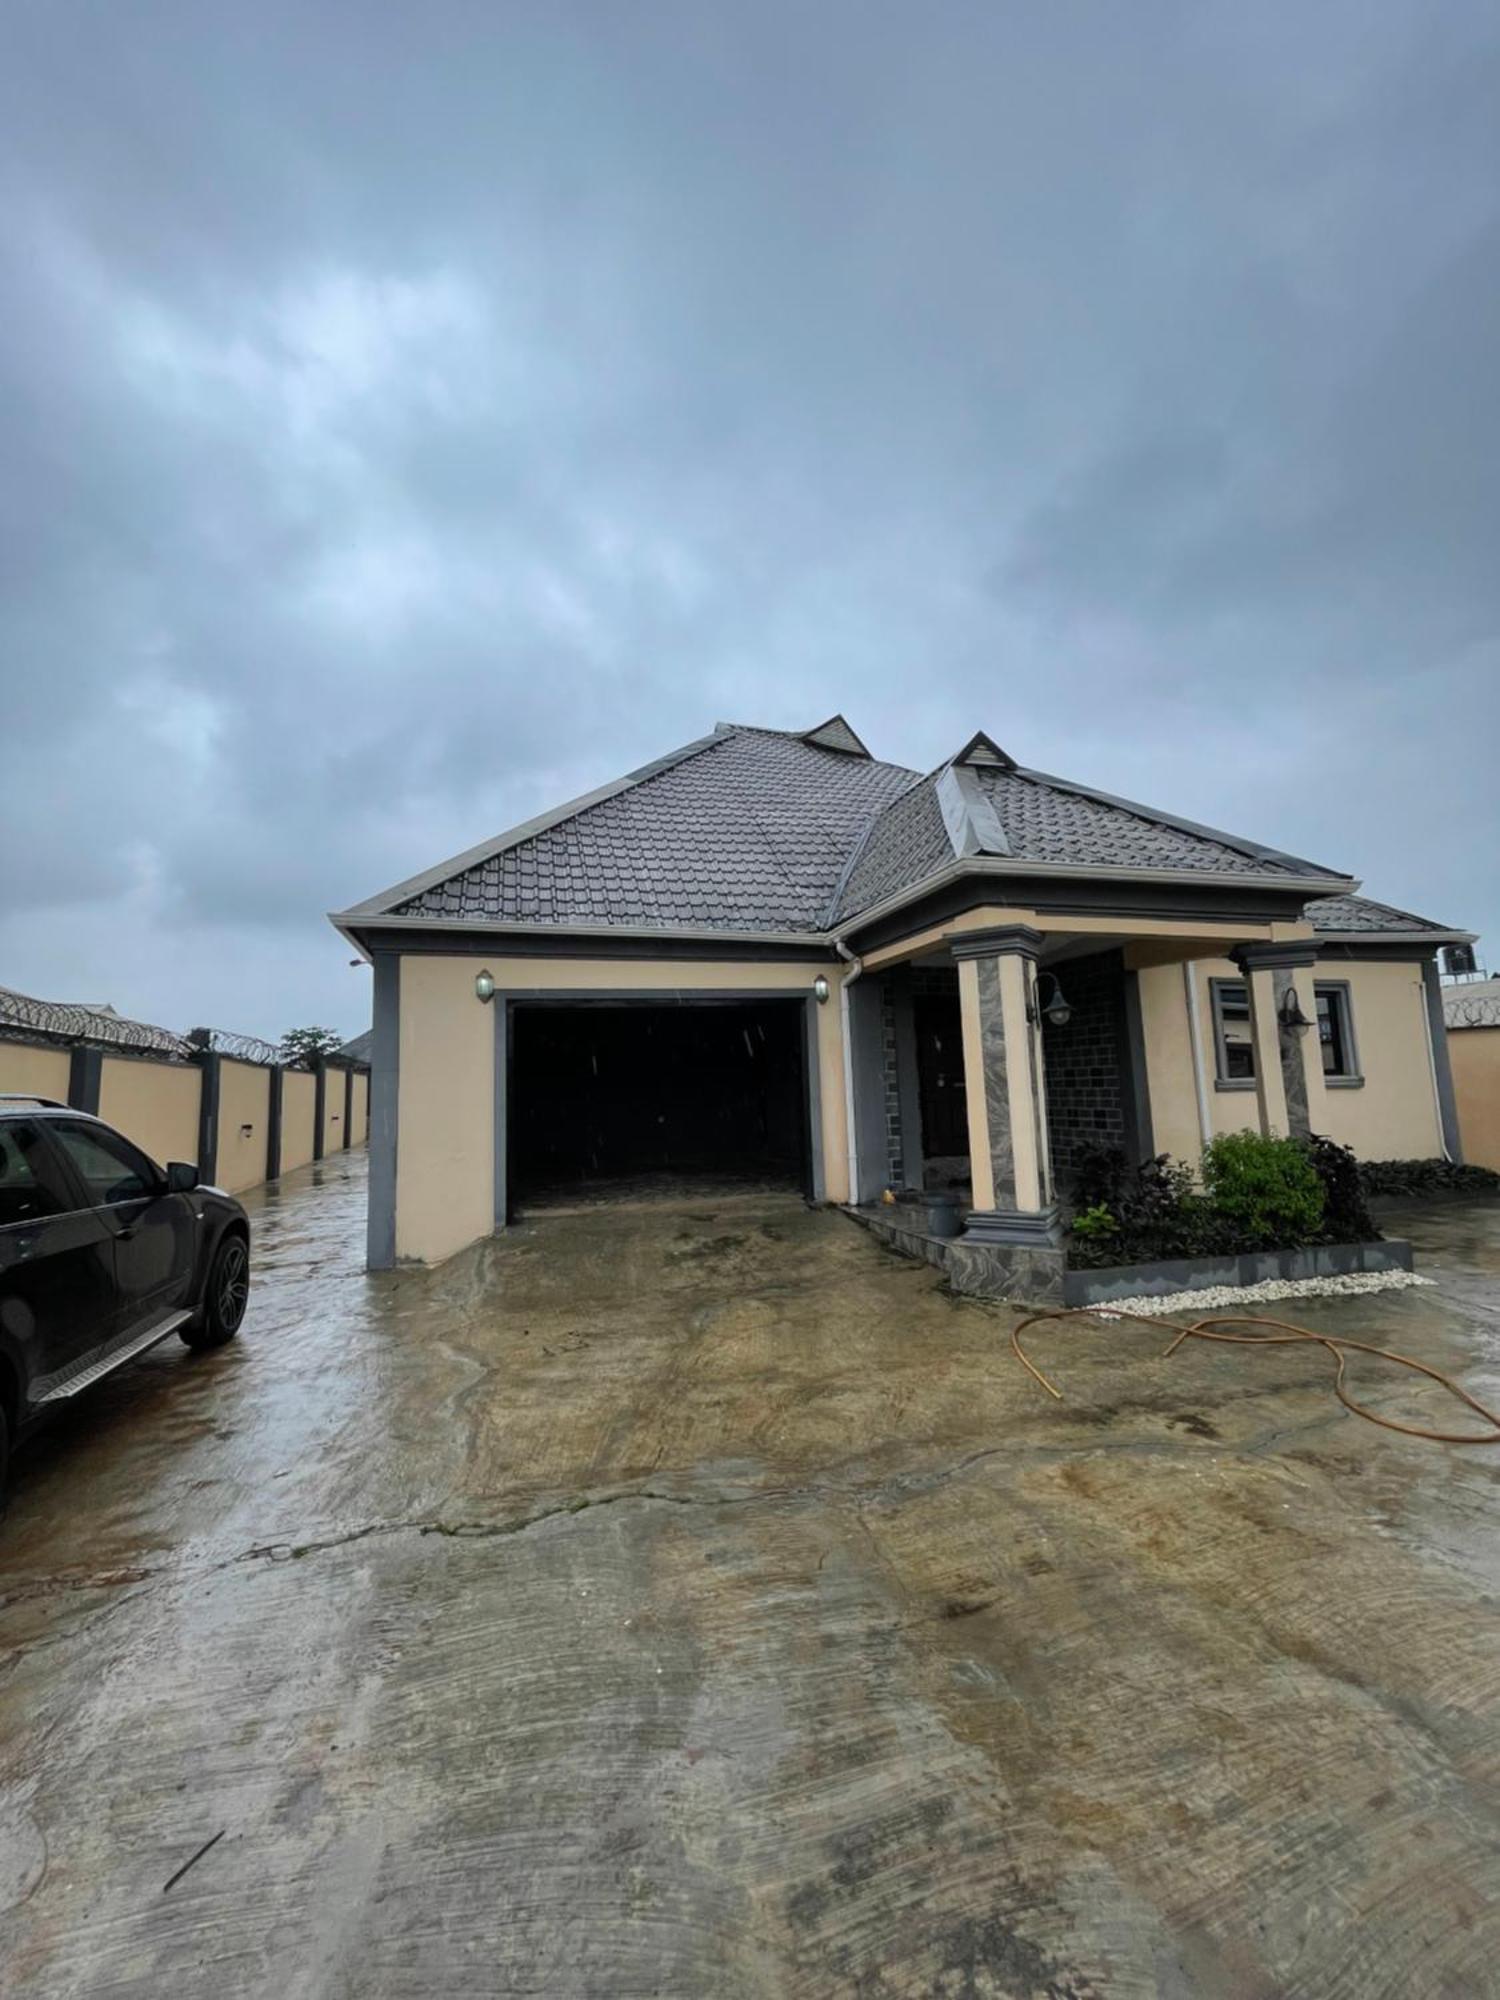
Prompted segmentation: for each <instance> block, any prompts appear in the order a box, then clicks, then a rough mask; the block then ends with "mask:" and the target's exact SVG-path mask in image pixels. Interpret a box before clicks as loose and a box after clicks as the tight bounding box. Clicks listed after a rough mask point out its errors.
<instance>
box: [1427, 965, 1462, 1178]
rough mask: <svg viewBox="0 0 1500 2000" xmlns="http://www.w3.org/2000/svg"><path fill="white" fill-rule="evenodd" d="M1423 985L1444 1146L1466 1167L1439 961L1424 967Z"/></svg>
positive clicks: (1457, 1161)
mask: <svg viewBox="0 0 1500 2000" xmlns="http://www.w3.org/2000/svg"><path fill="white" fill-rule="evenodd" d="M1422 985H1423V986H1424V988H1425V989H1426V993H1427V1025H1428V1028H1429V1030H1430V1033H1431V1037H1432V1067H1433V1069H1434V1071H1435V1072H1436V1075H1437V1099H1438V1118H1439V1122H1440V1123H1441V1125H1442V1129H1443V1144H1444V1145H1445V1146H1446V1147H1447V1148H1448V1157H1449V1159H1451V1160H1453V1161H1454V1162H1456V1163H1457V1164H1458V1165H1460V1166H1462V1164H1463V1157H1464V1140H1463V1130H1462V1128H1461V1127H1460V1125H1459V1122H1458V1099H1457V1097H1456V1096H1455V1095H1454V1091H1453V1065H1452V1063H1451V1062H1450V1061H1449V1060H1448V1032H1447V1027H1446V1024H1445V1023H1444V1020H1443V987H1442V981H1441V980H1440V979H1439V977H1438V969H1437V960H1436V959H1435V958H1429V959H1428V960H1426V962H1425V963H1424V965H1423V967H1422Z"/></svg>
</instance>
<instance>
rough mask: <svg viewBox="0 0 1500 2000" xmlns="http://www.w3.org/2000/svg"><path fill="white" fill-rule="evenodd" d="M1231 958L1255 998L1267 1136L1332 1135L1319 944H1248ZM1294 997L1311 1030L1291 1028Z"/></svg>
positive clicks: (1260, 1095) (1262, 1121)
mask: <svg viewBox="0 0 1500 2000" xmlns="http://www.w3.org/2000/svg"><path fill="white" fill-rule="evenodd" d="M1230 956H1231V957H1232V958H1233V959H1234V962H1235V964H1236V965H1237V966H1238V967H1239V968H1240V970H1241V972H1243V973H1244V975H1245V984H1246V986H1247V987H1248V988H1249V992H1250V1018H1251V1026H1252V1032H1253V1035H1254V1040H1255V1085H1256V1097H1257V1100H1258V1102H1259V1104H1260V1129H1261V1131H1262V1132H1265V1133H1267V1134H1270V1135H1272V1136H1280V1135H1282V1134H1286V1133H1289V1134H1290V1135H1291V1137H1292V1138H1294V1139H1305V1138H1306V1137H1307V1136H1308V1134H1309V1133H1310V1132H1321V1131H1326V1130H1327V1129H1328V1126H1327V1119H1326V1118H1325V1116H1324V1113H1325V1111H1326V1109H1327V1103H1328V1099H1327V1094H1326V1091H1325V1087H1324V1083H1323V1054H1322V1045H1321V1043H1320V1042H1319V1039H1318V1003H1317V995H1316V992H1315V991H1314V988H1313V966H1314V965H1315V964H1316V962H1317V957H1318V945H1317V942H1316V941H1315V940H1313V939H1298V940H1296V941H1295V942H1289V943H1283V944H1244V945H1240V946H1239V947H1238V948H1237V949H1236V950H1235V951H1234V952H1232V953H1231V954H1230ZM1293 993H1295V995H1296V997H1297V1003H1298V1006H1299V1008H1300V1011H1301V1013H1302V1017H1303V1019H1304V1020H1306V1021H1308V1022H1309V1023H1311V1025H1310V1026H1309V1027H1306V1028H1302V1029H1297V1028H1289V1027H1288V1026H1287V1025H1286V1015H1287V1013H1288V1011H1289V1007H1288V996H1289V995H1290V994H1293Z"/></svg>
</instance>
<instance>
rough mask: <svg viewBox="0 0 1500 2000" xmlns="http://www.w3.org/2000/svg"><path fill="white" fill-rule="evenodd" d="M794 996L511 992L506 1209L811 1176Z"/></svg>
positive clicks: (803, 1184) (805, 1180) (802, 1180)
mask: <svg viewBox="0 0 1500 2000" xmlns="http://www.w3.org/2000/svg"><path fill="white" fill-rule="evenodd" d="M802 1016H803V1003H802V1002H801V1001H800V1000H760V1001H734V1002H723V1003H720V1002H716V1001H711V1000H697V999H695V1000H692V1001H685V1002H680V1003H677V1004H667V1005H664V1004H662V1003H660V1002H655V1001H653V1002H598V1001H596V1002H577V1003H570V1004H567V1005H553V1004H546V1003H535V1004H528V1003H526V1002H516V1003H513V1018H512V1023H511V1057H510V1076H509V1092H508V1108H509V1130H510V1199H511V1207H512V1211H514V1210H515V1209H517V1208H521V1207H524V1206H526V1205H527V1204H528V1203H532V1204H535V1203H538V1202H546V1201H549V1200H551V1201H556V1200H559V1199H563V1198H566V1196H568V1195H569V1194H578V1193H593V1194H606V1193H620V1194H624V1193H626V1192H628V1191H630V1188H631V1186H632V1185H640V1184H642V1183H644V1184H647V1185H650V1184H653V1183H670V1182H673V1181H677V1180H688V1181H708V1182H714V1183H722V1182H729V1183H735V1182H742V1183H746V1184H751V1185H758V1186H759V1185H765V1184H766V1183H768V1182H770V1183H777V1182H779V1183H782V1184H784V1185H787V1186H790V1187H795V1188H797V1189H799V1190H805V1189H806V1188H807V1187H808V1185H809V1179H810V1176H809V1171H808V1134H807V1120H806V1109H805V1105H806V1096H805V1092H804V1089H803V1060H804V1058H803V1047H802V1032H803V1023H802Z"/></svg>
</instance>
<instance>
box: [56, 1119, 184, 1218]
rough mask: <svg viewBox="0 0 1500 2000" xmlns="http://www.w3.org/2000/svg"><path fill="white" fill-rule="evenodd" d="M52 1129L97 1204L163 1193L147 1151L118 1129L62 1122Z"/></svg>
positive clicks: (94, 1203)
mask: <svg viewBox="0 0 1500 2000" xmlns="http://www.w3.org/2000/svg"><path fill="white" fill-rule="evenodd" d="M52 1133H53V1136H54V1138H55V1139H56V1140H57V1142H58V1144H59V1145H60V1146H61V1147H62V1149H63V1151H64V1152H65V1153H66V1154H67V1156H68V1161H69V1164H70V1165H71V1166H72V1168H73V1171H74V1172H75V1173H76V1174H77V1175H78V1178H79V1179H80V1180H81V1181H82V1182H83V1184H84V1186H85V1188H86V1189H87V1190H88V1197H89V1201H90V1202H91V1203H92V1204H93V1205H94V1206H95V1207H98V1206H100V1205H101V1204H102V1203H106V1202H107V1203H115V1202H122V1201H139V1200H141V1198H142V1197H143V1196H145V1195H153V1194H160V1192H161V1175H160V1174H159V1173H158V1172H157V1170H156V1168H155V1167H153V1166H152V1164H151V1162H150V1161H149V1160H148V1159H147V1158H146V1155H145V1154H144V1153H138V1152H137V1151H136V1149H135V1147H134V1146H132V1145H131V1143H130V1141H129V1140H128V1139H122V1138H121V1137H120V1135H119V1133H118V1132H108V1131H105V1130H104V1129H103V1128H102V1127H100V1126H96V1125H64V1124H61V1123H59V1124H55V1125H53V1127H52Z"/></svg>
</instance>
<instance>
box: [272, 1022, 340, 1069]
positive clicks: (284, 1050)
mask: <svg viewBox="0 0 1500 2000" xmlns="http://www.w3.org/2000/svg"><path fill="white" fill-rule="evenodd" d="M343 1046H344V1044H343V1040H342V1038H341V1037H340V1036H339V1035H338V1033H337V1032H336V1031H335V1030H334V1029H332V1028H288V1029H287V1031H286V1033H285V1034H284V1035H283V1036H282V1038H281V1060H282V1061H283V1062H284V1063H285V1064H286V1065H287V1067H288V1068H289V1069H311V1068H312V1067H313V1065H314V1064H315V1063H316V1062H317V1061H318V1060H319V1058H320V1057H322V1056H331V1055H336V1054H337V1053H338V1051H339V1050H340V1049H341V1048H342V1047H343Z"/></svg>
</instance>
